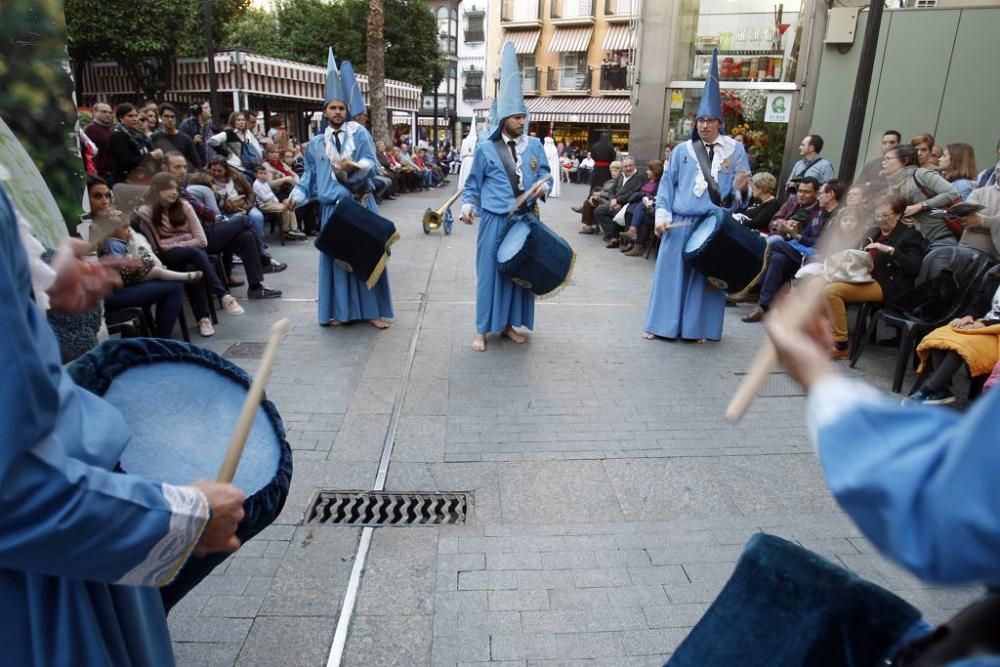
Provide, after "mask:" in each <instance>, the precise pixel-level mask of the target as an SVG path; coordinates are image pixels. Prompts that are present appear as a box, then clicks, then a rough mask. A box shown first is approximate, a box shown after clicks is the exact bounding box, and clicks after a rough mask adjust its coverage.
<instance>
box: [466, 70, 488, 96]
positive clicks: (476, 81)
mask: <svg viewBox="0 0 1000 667" xmlns="http://www.w3.org/2000/svg"><path fill="white" fill-rule="evenodd" d="M462 74H464V75H465V80H464V81H463V83H462V99H463V100H466V101H472V100H481V99H483V71H482V70H469V71H467V72H463V73H462Z"/></svg>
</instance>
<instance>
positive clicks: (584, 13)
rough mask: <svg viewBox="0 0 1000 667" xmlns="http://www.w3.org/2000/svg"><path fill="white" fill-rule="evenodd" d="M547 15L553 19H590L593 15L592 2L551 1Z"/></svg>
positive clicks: (588, 0) (589, 0)
mask: <svg viewBox="0 0 1000 667" xmlns="http://www.w3.org/2000/svg"><path fill="white" fill-rule="evenodd" d="M549 14H550V15H551V17H552V18H554V19H580V18H590V17H592V16H593V15H594V0H552V4H551V5H550V6H549Z"/></svg>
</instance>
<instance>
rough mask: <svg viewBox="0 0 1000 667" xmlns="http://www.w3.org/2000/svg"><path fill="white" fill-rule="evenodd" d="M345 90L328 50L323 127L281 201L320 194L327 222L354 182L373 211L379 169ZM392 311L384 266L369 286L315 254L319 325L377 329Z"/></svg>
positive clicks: (292, 202) (322, 218)
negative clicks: (359, 323) (364, 324)
mask: <svg viewBox="0 0 1000 667" xmlns="http://www.w3.org/2000/svg"><path fill="white" fill-rule="evenodd" d="M348 93H349V91H348V90H347V88H346V87H345V85H344V82H343V81H342V80H341V77H340V73H339V72H338V71H337V64H336V61H335V60H334V57H333V49H330V53H329V56H328V58H327V79H326V95H325V98H326V101H325V103H324V106H323V115H324V116H326V120H327V123H328V126H327V128H326V130H325V131H324V132H323V133H322V134H318V135H316V136H315V137H313V138H312V139H310V140H309V144H308V145H307V146H306V149H305V152H304V155H303V161H304V163H305V172H304V173H303V174H302V178H301V179H300V180H299V182H298V184H297V185H296V186H295V188H294V189H293V190H292V194H291V195H290V196H289V197H288V199H286V200H285V207H286V208H288V209H291V208H292V207H294V206H301V205H302V204H304V203H306V202H307V201H311V200H315V199H319V204H320V224H321V225H327V224H329V222H330V214H331V213H332V212H333V207H334V205H336V203H337V202H338V201H339V200H340V199H341V197H353V196H354V195H353V194H352V190H357V189H359V186H360V187H361V188H363V187H364V186H365V185H366V186H367V190H368V194H366V195H365V196H364V198H363V201H364V205H365V206H367V207H368V210H370V211H375V212H377V211H378V205H377V204H376V203H375V195H374V192H375V175H376V174H377V173H378V157H377V156H376V155H375V142H374V141H373V140H372V135H371V134H369V133H368V130H366V129H365V128H364V126H362V125H359V124H358V123H356V122H354V121H353V120H350V117H351V116H350V113H351V112H350V110H349V109H348V98H349V97H350V96H349V94H348ZM392 316H393V312H392V294H391V293H390V291H389V272H388V270H385V271H383V272H382V276H381V277H380V278H379V281H378V282H377V283H376V284H375V287H374V288H372V289H368V287H367V286H366V285H365V281H364V280H362V279H361V278H358V277H357V276H355V275H354V274H353V273H348V272H347V271H345V270H344V269H342V268H340V267H339V266H338V265H337V264H336V263H334V261H333V259H332V258H330V257H328V256H327V255H325V254H323V253H320V256H319V323H320V324H321V325H323V326H340V324H341V323H343V322H351V321H353V320H368V321H369V322H370V323H371V324H372V326H374V327H375V328H377V329H387V328H389V322H388V321H387V319H388V318H391V317H392Z"/></svg>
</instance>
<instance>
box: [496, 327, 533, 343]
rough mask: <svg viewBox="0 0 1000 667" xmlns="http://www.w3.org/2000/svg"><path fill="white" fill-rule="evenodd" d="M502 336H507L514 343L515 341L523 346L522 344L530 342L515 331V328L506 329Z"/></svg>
mask: <svg viewBox="0 0 1000 667" xmlns="http://www.w3.org/2000/svg"><path fill="white" fill-rule="evenodd" d="M500 335H501V336H506V337H507V338H510V339H511V340H512V341H514V342H515V343H517V344H518V345H521V344H522V343H524V342H526V341H527V340H528V339H527V338H525V337H524V336H522V335H521V334H519V333H517V332H516V331H514V327H507V328H506V329H504V330H503V333H502V334H500Z"/></svg>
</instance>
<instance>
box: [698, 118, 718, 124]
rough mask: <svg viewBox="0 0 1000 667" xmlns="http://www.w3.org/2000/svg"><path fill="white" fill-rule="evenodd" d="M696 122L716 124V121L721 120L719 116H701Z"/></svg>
mask: <svg viewBox="0 0 1000 667" xmlns="http://www.w3.org/2000/svg"><path fill="white" fill-rule="evenodd" d="M695 122H696V123H698V124H699V125H714V124H715V123H718V122H719V119H718V118H699V119H698V120H697V121H695Z"/></svg>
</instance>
